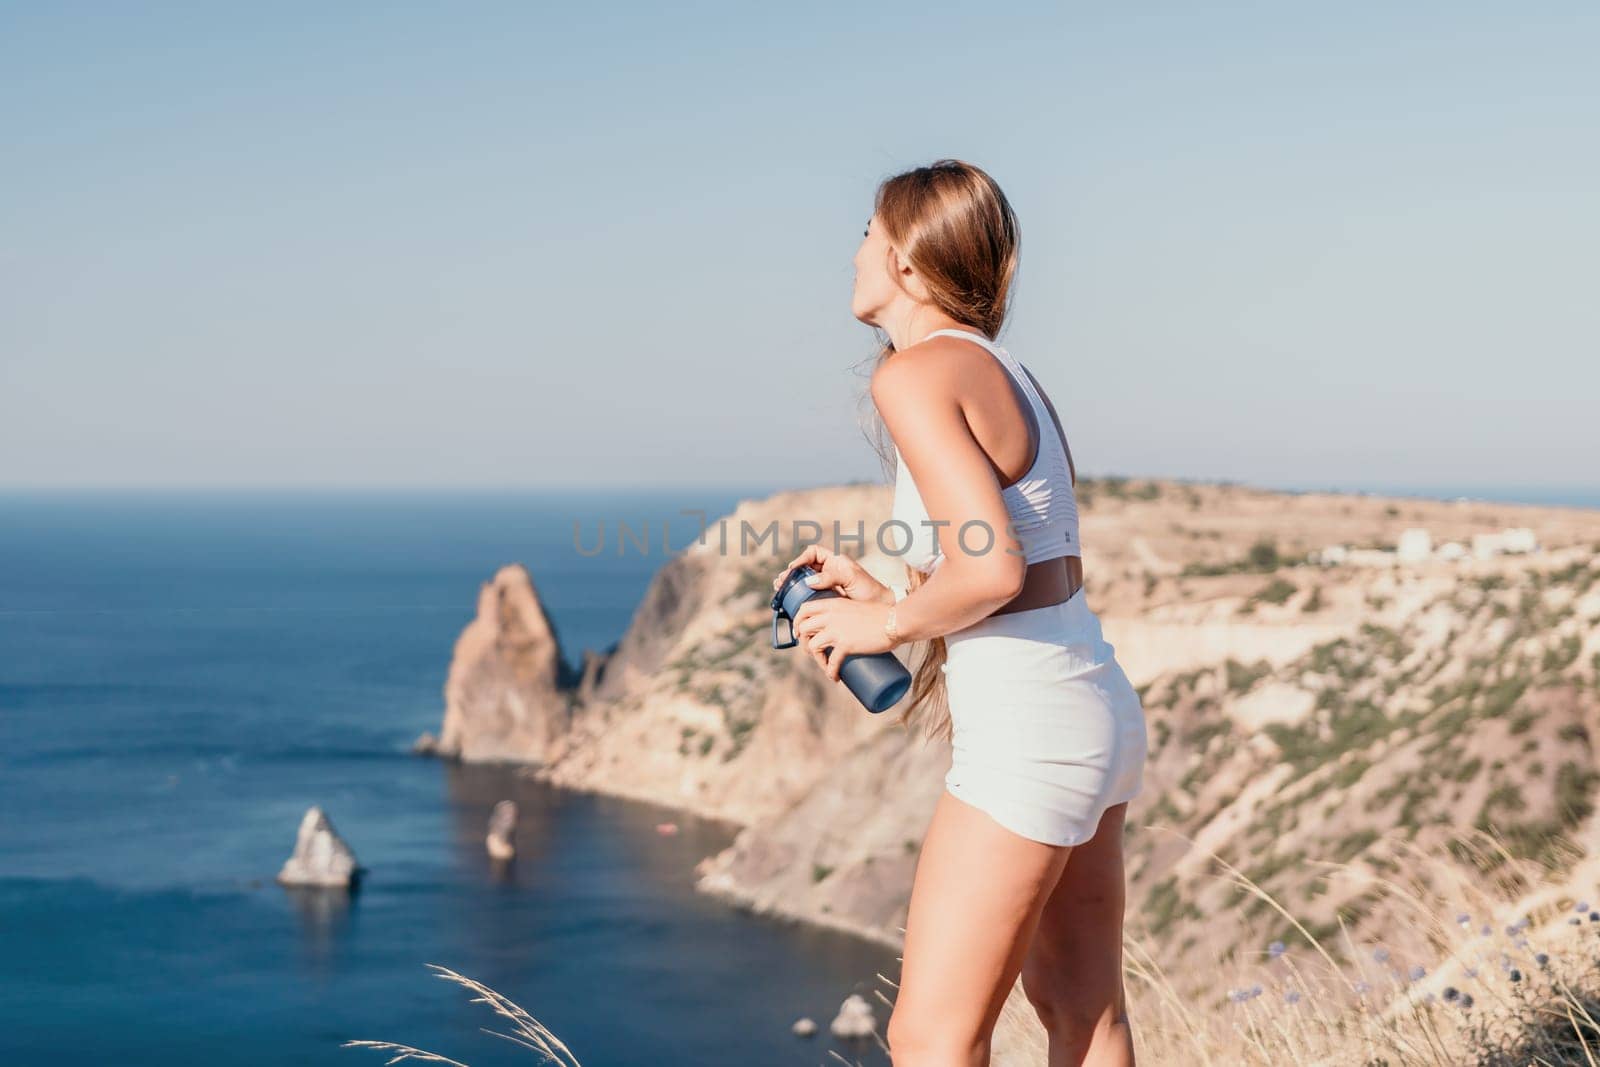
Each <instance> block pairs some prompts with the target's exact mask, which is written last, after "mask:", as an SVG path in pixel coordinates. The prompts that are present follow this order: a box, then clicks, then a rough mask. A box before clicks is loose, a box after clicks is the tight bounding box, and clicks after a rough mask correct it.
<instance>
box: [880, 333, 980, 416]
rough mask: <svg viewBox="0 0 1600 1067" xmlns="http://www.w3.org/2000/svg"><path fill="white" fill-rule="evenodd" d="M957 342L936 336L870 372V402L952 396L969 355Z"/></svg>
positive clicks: (894, 355)
mask: <svg viewBox="0 0 1600 1067" xmlns="http://www.w3.org/2000/svg"><path fill="white" fill-rule="evenodd" d="M973 343H974V342H971V341H967V342H963V340H962V339H961V338H958V337H951V336H950V335H948V334H940V335H939V336H937V337H929V338H927V339H926V340H923V341H918V342H917V343H916V344H914V345H912V346H911V347H909V348H907V349H906V350H905V351H903V352H896V353H894V354H893V355H891V356H890V357H889V358H888V359H885V360H884V361H883V362H882V363H880V364H879V365H878V366H877V368H876V369H874V370H873V372H872V382H871V389H872V399H873V401H874V402H875V403H877V404H879V405H880V406H881V405H882V404H883V402H884V401H885V400H886V399H890V398H901V399H903V398H905V397H906V396H908V395H909V396H918V397H921V398H923V399H929V398H937V397H939V396H954V395H955V394H956V389H957V386H958V385H959V384H960V380H961V377H962V373H963V367H965V366H967V365H968V362H969V360H970V359H971V353H970V352H969V351H968V350H967V348H968V346H969V345H971V344H973Z"/></svg>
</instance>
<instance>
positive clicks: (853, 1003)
mask: <svg viewBox="0 0 1600 1067" xmlns="http://www.w3.org/2000/svg"><path fill="white" fill-rule="evenodd" d="M877 1025H878V1024H877V1020H876V1019H874V1018H873V1016H872V1005H871V1004H868V1003H867V1001H866V998H864V997H863V996H862V995H861V994H860V993H851V994H850V995H849V996H848V997H845V998H844V1003H843V1004H841V1005H839V1014H838V1015H835V1016H834V1017H833V1022H832V1023H830V1024H829V1025H828V1029H829V1030H830V1031H832V1033H833V1036H834V1037H866V1036H867V1035H868V1034H870V1033H872V1032H873V1030H875V1029H876V1028H877Z"/></svg>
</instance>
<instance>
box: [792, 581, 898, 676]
mask: <svg viewBox="0 0 1600 1067" xmlns="http://www.w3.org/2000/svg"><path fill="white" fill-rule="evenodd" d="M891 607H892V604H883V603H879V602H877V601H863V600H847V599H845V598H844V597H837V596H830V597H820V598H819V597H812V598H811V599H810V600H808V601H806V602H805V603H804V604H801V605H800V610H799V612H798V613H797V614H796V615H795V620H794V632H795V636H796V637H797V638H799V640H800V647H801V649H803V650H804V651H805V652H806V653H807V654H808V655H810V656H811V658H812V659H815V660H816V661H817V665H818V666H820V667H821V668H822V669H823V671H824V672H826V674H827V675H828V677H829V678H831V679H833V680H834V681H836V682H837V681H838V680H839V668H840V667H841V666H843V665H844V658H845V657H846V656H870V655H871V654H873V653H874V652H887V651H889V650H890V649H891V648H893V647H894V643H893V642H892V641H890V640H889V635H888V633H886V632H885V631H884V628H883V624H884V622H885V621H886V620H887V619H888V617H889V610H890V608H891Z"/></svg>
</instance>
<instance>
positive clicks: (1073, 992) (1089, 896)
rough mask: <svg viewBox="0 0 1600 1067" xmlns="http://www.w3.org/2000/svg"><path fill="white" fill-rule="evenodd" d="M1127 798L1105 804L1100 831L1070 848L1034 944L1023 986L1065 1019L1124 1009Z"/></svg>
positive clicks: (1082, 1020)
mask: <svg viewBox="0 0 1600 1067" xmlns="http://www.w3.org/2000/svg"><path fill="white" fill-rule="evenodd" d="M1127 811H1128V805H1127V803H1126V802H1124V803H1121V804H1114V805H1112V806H1111V807H1109V808H1107V809H1106V811H1105V813H1104V814H1103V815H1102V816H1101V818H1100V825H1099V826H1098V827H1097V828H1096V830H1095V835H1094V836H1093V837H1092V838H1090V839H1089V840H1088V841H1085V842H1084V843H1083V844H1081V845H1078V846H1077V847H1076V848H1075V849H1073V852H1072V856H1071V858H1070V859H1069V860H1068V861H1067V865H1066V870H1064V871H1063V872H1062V874H1061V879H1060V881H1059V882H1057V883H1056V886H1055V890H1054V891H1053V892H1052V893H1051V894H1050V897H1049V899H1048V900H1047V901H1046V902H1045V905H1044V909H1043V912H1042V914H1041V915H1040V917H1039V923H1038V928H1037V929H1036V930H1035V932H1034V937H1033V943H1032V944H1031V945H1030V946H1029V948H1028V952H1027V957H1026V960H1025V964H1024V970H1023V974H1022V983H1023V988H1024V990H1025V991H1026V992H1027V994H1028V997H1029V999H1030V1000H1032V1001H1033V1002H1034V1003H1035V1005H1036V1006H1038V1007H1039V1008H1040V1009H1041V1011H1042V1012H1046V1013H1051V1014H1056V1015H1059V1016H1062V1019H1061V1021H1062V1022H1063V1023H1068V1022H1071V1023H1076V1024H1078V1025H1087V1024H1090V1023H1093V1022H1096V1021H1098V1020H1100V1019H1103V1018H1108V1017H1109V1018H1110V1019H1113V1020H1114V1019H1116V1018H1117V1017H1119V1016H1120V1015H1121V1014H1122V1013H1123V1012H1124V1010H1125V1007H1126V1005H1125V1004H1124V1002H1123V987H1122V920H1123V907H1124V901H1125V896H1126V884H1125V881H1126V880H1125V875H1124V869H1123V851H1122V837H1123V828H1124V825H1125V821H1126V818H1127Z"/></svg>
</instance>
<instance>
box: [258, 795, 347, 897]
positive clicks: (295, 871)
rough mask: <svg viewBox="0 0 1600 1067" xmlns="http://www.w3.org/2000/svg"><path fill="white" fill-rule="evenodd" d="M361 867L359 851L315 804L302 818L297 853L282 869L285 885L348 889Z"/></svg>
mask: <svg viewBox="0 0 1600 1067" xmlns="http://www.w3.org/2000/svg"><path fill="white" fill-rule="evenodd" d="M360 870H361V868H360V867H358V866H357V865H356V857H355V853H353V852H351V851H350V846H349V845H347V844H345V843H344V839H343V838H341V837H340V836H339V834H338V831H336V830H334V828H333V823H332V822H330V821H329V820H328V817H327V815H325V814H323V811H322V809H321V808H319V807H315V806H313V807H311V808H309V809H308V810H307V811H306V814H305V817H304V818H302V819H301V820H300V832H299V834H298V835H297V836H296V837H295V842H294V854H293V855H292V856H290V857H289V859H288V860H287V861H286V862H285V863H284V865H283V870H281V871H279V872H278V882H279V884H281V885H299V886H317V887H321V888H329V889H344V888H348V887H349V886H351V885H353V884H354V883H355V881H356V878H357V877H358V875H359V873H360Z"/></svg>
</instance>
